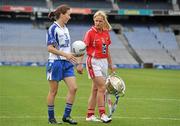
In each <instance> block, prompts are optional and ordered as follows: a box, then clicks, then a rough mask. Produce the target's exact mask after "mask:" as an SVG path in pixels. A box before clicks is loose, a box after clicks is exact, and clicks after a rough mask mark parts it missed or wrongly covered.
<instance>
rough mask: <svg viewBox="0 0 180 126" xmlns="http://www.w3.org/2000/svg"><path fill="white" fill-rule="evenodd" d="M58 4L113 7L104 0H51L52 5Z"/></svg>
mask: <svg viewBox="0 0 180 126" xmlns="http://www.w3.org/2000/svg"><path fill="white" fill-rule="evenodd" d="M102 2H103V4H102ZM60 4H68V5H70V6H71V7H76V8H92V9H113V7H112V3H111V2H110V1H106V0H96V1H92V0H76V1H74V0H53V5H54V7H57V6H59V5H60Z"/></svg>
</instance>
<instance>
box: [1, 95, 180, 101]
mask: <svg viewBox="0 0 180 126" xmlns="http://www.w3.org/2000/svg"><path fill="white" fill-rule="evenodd" d="M1 97H2V98H30V97H33V98H46V97H47V96H5V95H4V96H3V95H1V96H0V98H1ZM56 98H59V99H65V98H66V97H60V96H57V97H56ZM77 99H88V97H78V96H77ZM122 99H124V100H141V101H177V102H180V99H176V98H130V97H123V98H122Z"/></svg>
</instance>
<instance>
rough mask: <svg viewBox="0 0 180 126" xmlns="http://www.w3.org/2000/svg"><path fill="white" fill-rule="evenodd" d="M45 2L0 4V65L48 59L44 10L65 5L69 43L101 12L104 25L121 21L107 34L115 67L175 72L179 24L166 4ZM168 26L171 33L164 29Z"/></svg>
mask: <svg viewBox="0 0 180 126" xmlns="http://www.w3.org/2000/svg"><path fill="white" fill-rule="evenodd" d="M48 1H49V0H14V1H12V0H2V1H0V5H1V8H0V65H1V64H3V63H2V62H6V64H7V65H8V63H9V62H17V63H24V62H35V63H41V64H42V65H44V64H45V63H46V61H47V57H48V53H47V49H46V43H45V33H46V28H47V25H46V23H47V24H49V23H50V22H49V20H48V21H47V15H48V13H49V9H53V8H55V7H57V6H58V5H60V4H69V5H70V6H71V7H72V8H73V9H74V13H73V14H72V20H71V21H70V23H68V28H69V31H70V35H71V39H72V41H76V40H82V38H83V37H84V34H85V32H86V31H87V30H88V29H89V27H90V26H91V25H90V24H92V20H91V19H92V15H93V14H94V12H95V11H97V10H99V9H101V10H105V11H106V12H107V13H108V17H109V19H110V20H109V21H110V23H113V24H115V26H118V25H120V24H121V23H122V27H120V28H119V27H114V31H111V32H110V34H111V39H112V45H111V46H110V50H111V54H112V59H113V63H114V64H116V66H120V67H121V66H122V67H124V66H125V65H123V64H126V65H127V64H130V65H132V68H138V66H140V65H142V64H146V63H147V64H148V63H150V64H153V65H155V66H156V65H161V66H163V67H164V66H171V65H172V66H173V68H175V67H174V66H178V68H180V37H178V36H179V31H180V27H179V26H180V25H179V20H178V18H177V17H178V16H179V15H180V11H179V10H178V9H176V10H175V9H174V8H173V5H172V1H169V0H156V1H154V0H136V1H134V0H96V1H94V0H76V1H74V0H52V3H51V1H50V2H49V4H51V5H52V6H48ZM179 2H180V1H177V4H180V3H179ZM6 5H7V6H6ZM8 5H10V6H8ZM16 6H17V7H16ZM27 6H28V7H27ZM87 8H88V9H87ZM127 10H128V11H127ZM132 10H134V11H132ZM144 10H145V11H144ZM146 10H148V11H146ZM149 10H150V11H149ZM144 14H145V15H144ZM84 19H85V20H84ZM139 19H140V20H139ZM164 19H165V20H164ZM166 19H168V20H166ZM171 19H172V20H171ZM137 22H138V23H137ZM157 22H158V25H157V24H156V23H157ZM123 23H124V24H123ZM171 23H172V24H173V26H174V27H175V29H173V30H174V32H175V34H176V35H175V34H174V33H173V30H172V29H171V28H172V27H169V24H171ZM134 24H135V25H134ZM139 24H140V25H139ZM176 26H178V27H176ZM115 32H116V33H115ZM177 41H179V42H177ZM84 62H85V61H84ZM6 64H5V65H6ZM136 66H137V67H136ZM164 68H165V67H164ZM167 68H170V67H167Z"/></svg>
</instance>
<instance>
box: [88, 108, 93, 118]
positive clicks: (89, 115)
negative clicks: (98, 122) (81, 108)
mask: <svg viewBox="0 0 180 126" xmlns="http://www.w3.org/2000/svg"><path fill="white" fill-rule="evenodd" d="M92 115H94V109H88V111H87V117H91V116H92Z"/></svg>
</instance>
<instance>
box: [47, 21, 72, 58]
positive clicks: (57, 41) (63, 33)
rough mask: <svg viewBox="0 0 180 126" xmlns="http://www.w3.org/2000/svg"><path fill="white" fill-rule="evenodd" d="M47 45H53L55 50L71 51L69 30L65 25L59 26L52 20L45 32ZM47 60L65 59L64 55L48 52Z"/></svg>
mask: <svg viewBox="0 0 180 126" xmlns="http://www.w3.org/2000/svg"><path fill="white" fill-rule="evenodd" d="M46 42H47V45H53V46H54V47H55V48H56V49H57V50H61V51H63V52H67V53H69V52H71V47H70V45H71V40H70V35H69V31H68V29H67V27H66V26H64V27H61V26H60V25H59V24H58V23H57V22H54V23H53V24H52V25H51V26H50V27H49V29H48V31H47V34H46ZM48 59H49V60H66V58H65V57H63V56H59V55H55V54H53V53H49V58H48Z"/></svg>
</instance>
